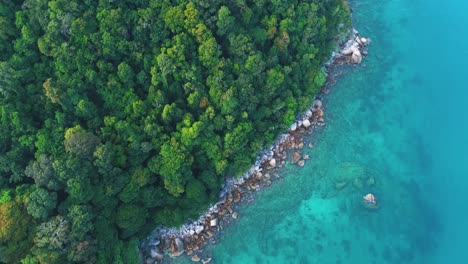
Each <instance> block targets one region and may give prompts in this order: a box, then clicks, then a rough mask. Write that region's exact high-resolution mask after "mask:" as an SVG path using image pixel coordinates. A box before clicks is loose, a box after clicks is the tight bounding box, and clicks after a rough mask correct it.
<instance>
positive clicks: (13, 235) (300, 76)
mask: <svg viewBox="0 0 468 264" xmlns="http://www.w3.org/2000/svg"><path fill="white" fill-rule="evenodd" d="M349 25H350V20H349V8H348V6H347V4H346V2H345V1H344V0H326V1H323V0H320V1H319V0H307V1H306V0H288V1H280V0H234V1H221V0H209V1H208V0H196V1H194V0H193V1H192V0H119V1H117V0H115V1H114V0H99V1H97V0H96V1H95V0H80V1H78V0H10V1H5V0H3V1H1V0H0V262H6V263H18V262H21V263H49V264H50V263H71V262H78V263H132V262H135V261H138V254H137V251H136V250H137V246H138V239H140V238H142V237H144V236H145V235H147V234H148V232H149V231H150V230H151V229H152V228H154V227H155V226H156V225H158V224H165V225H179V224H181V223H182V222H183V221H185V220H186V219H188V218H196V217H197V214H198V213H199V212H200V211H202V210H203V209H205V208H206V207H207V206H208V204H209V203H212V202H215V201H216V198H217V195H218V192H219V190H220V186H221V184H222V182H223V180H224V178H225V177H226V176H236V175H239V174H241V173H243V172H244V171H245V170H246V168H248V167H249V166H250V164H252V162H253V161H254V159H255V155H256V153H258V152H259V150H260V149H261V148H262V147H263V146H265V145H266V144H269V143H272V141H273V140H274V139H275V138H276V137H277V135H278V133H280V132H281V131H284V128H285V127H286V126H287V125H289V124H290V123H291V122H292V121H293V120H294V119H295V115H296V114H297V113H298V112H300V111H302V110H304V109H305V108H306V107H307V105H308V104H309V103H310V101H311V98H312V96H313V94H314V93H315V92H316V91H317V89H318V88H319V87H320V86H321V85H322V84H323V82H324V72H323V70H322V66H323V64H324V62H325V61H326V60H327V59H328V58H329V56H330V52H331V49H332V48H333V45H334V41H333V40H334V38H335V36H337V35H338V34H339V33H340V31H342V30H344V29H347V28H348V27H349Z"/></svg>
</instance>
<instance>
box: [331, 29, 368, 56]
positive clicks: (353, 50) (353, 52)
mask: <svg viewBox="0 0 468 264" xmlns="http://www.w3.org/2000/svg"><path fill="white" fill-rule="evenodd" d="M352 36H353V37H352V38H351V39H350V40H348V41H347V42H346V43H345V44H344V45H343V47H342V49H341V51H340V53H339V54H336V55H335V61H334V62H335V64H347V63H351V64H360V63H361V62H362V60H363V58H364V56H366V55H367V48H366V47H367V46H368V45H369V44H370V39H367V38H364V37H361V36H360V35H359V32H358V31H357V30H355V29H353V31H352Z"/></svg>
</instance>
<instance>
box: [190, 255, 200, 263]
mask: <svg viewBox="0 0 468 264" xmlns="http://www.w3.org/2000/svg"><path fill="white" fill-rule="evenodd" d="M192 261H193V262H199V261H200V257H199V256H198V255H197V254H195V255H193V257H192Z"/></svg>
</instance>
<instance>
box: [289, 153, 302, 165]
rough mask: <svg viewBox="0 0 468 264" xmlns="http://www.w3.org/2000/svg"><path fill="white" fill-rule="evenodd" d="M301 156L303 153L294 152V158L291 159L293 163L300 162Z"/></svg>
mask: <svg viewBox="0 0 468 264" xmlns="http://www.w3.org/2000/svg"><path fill="white" fill-rule="evenodd" d="M300 158H301V153H299V152H294V154H293V156H292V159H291V163H292V164H294V163H296V162H298V161H299V159H300Z"/></svg>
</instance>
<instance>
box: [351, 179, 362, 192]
mask: <svg viewBox="0 0 468 264" xmlns="http://www.w3.org/2000/svg"><path fill="white" fill-rule="evenodd" d="M353 186H354V187H356V188H357V189H359V190H360V189H362V188H363V187H364V184H363V183H362V180H361V178H355V179H354V180H353Z"/></svg>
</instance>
